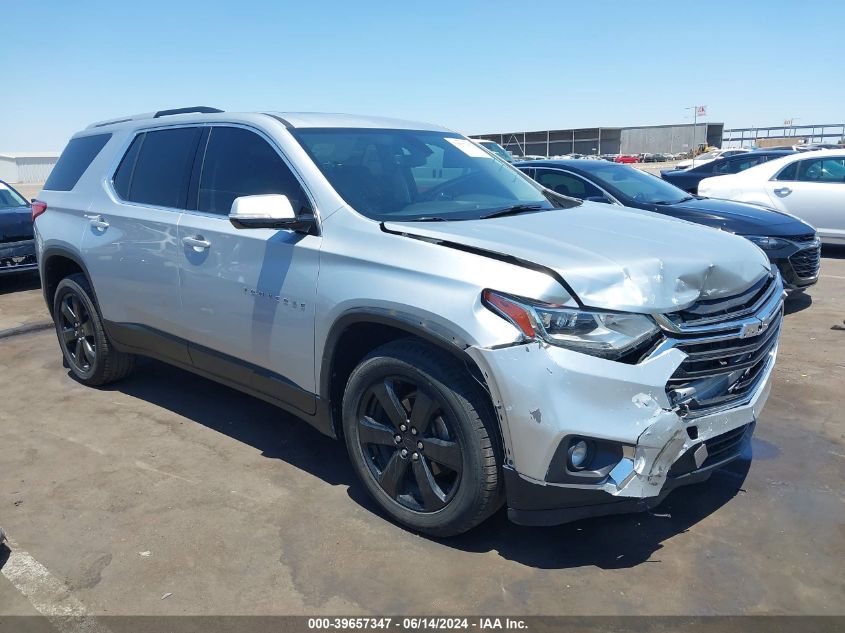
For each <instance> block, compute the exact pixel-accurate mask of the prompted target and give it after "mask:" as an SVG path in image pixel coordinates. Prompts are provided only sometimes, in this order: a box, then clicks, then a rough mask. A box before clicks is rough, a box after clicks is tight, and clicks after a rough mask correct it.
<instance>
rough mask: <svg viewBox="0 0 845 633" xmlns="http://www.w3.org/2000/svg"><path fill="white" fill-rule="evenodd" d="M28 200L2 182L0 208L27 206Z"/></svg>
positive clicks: (0, 183) (0, 185)
mask: <svg viewBox="0 0 845 633" xmlns="http://www.w3.org/2000/svg"><path fill="white" fill-rule="evenodd" d="M25 206H26V200H24V199H23V197H21V196H20V194H18V192H17V191H15V190H14V189H12V188H11V187H9V186H8V185H4V184H3V183H2V182H0V209H13V208H15V207H25Z"/></svg>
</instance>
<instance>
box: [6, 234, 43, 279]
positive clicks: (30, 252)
mask: <svg viewBox="0 0 845 633" xmlns="http://www.w3.org/2000/svg"><path fill="white" fill-rule="evenodd" d="M35 270H38V261H37V260H36V257H35V240H34V239H33V240H22V241H20V242H3V243H0V275H10V274H14V273H24V272H28V271H35Z"/></svg>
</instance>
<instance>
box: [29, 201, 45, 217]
mask: <svg viewBox="0 0 845 633" xmlns="http://www.w3.org/2000/svg"><path fill="white" fill-rule="evenodd" d="M46 210H47V203H46V202H41V200H33V201H32V221H33V222H35V218H37V217H38V216H39V215H41V214H42V213H44V212H45V211H46Z"/></svg>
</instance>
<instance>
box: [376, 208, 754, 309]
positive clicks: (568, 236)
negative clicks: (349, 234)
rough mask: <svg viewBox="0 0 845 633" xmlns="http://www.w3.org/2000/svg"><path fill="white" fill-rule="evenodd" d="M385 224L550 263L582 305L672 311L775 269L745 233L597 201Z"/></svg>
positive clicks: (741, 285) (727, 291) (742, 285)
mask: <svg viewBox="0 0 845 633" xmlns="http://www.w3.org/2000/svg"><path fill="white" fill-rule="evenodd" d="M384 226H385V228H386V229H387V230H389V231H392V232H400V233H407V234H409V235H416V236H421V237H425V238H429V239H433V240H441V241H446V242H453V243H457V244H462V245H466V246H470V247H473V248H477V249H482V250H486V251H492V252H495V253H498V254H502V255H510V256H513V257H517V258H519V259H523V260H526V261H529V262H533V263H535V264H540V265H543V266H546V267H548V268H551V269H553V270H554V271H555V272H557V273H558V274H559V275H560V276H561V277H562V278H563V279H564V281H566V282H567V283H568V284H569V286H570V287H571V288H572V290H573V291H574V292H575V293H576V294H577V295H578V299H580V300H581V302H582V303H583V304H584V305H586V306H590V307H595V308H605V309H611V310H620V311H627V312H642V313H663V312H673V311H676V310H681V309H684V308H686V307H688V306H690V305H692V304H693V303H695V302H696V301H697V300H699V299H700V298H716V297H722V296H729V295H733V294H737V293H739V292H742V291H743V290H745V289H746V288H748V287H749V286H751V285H752V284H753V283H754V282H756V281H758V280H759V279H760V278H761V277H762V276H763V275H765V274H767V272H768V271H769V260H768V258H767V257H766V255H765V254H764V253H763V251H761V250H760V249H759V248H757V247H756V246H754V245H753V244H752V243H751V242H749V241H748V240H746V239H745V238H741V237H737V236H736V235H732V234H730V233H726V232H724V231H718V230H715V229H711V228H707V227H702V226H698V225H695V224H691V223H689V222H684V221H681V220H675V219H672V218H667V217H664V216H661V215H657V214H654V213H650V212H648V211H641V210H639V209H630V208H621V209H619V208H613V207H610V206H609V205H606V204H599V203H594V202H585V203H583V204H582V205H580V206H578V207H574V208H570V209H556V210H554V211H546V212H537V213H525V214H521V215H515V216H505V217H501V218H491V219H488V220H469V221H458V222H438V223H430V222H426V223H423V222H386V223H385V225H384ZM494 287H495V286H494Z"/></svg>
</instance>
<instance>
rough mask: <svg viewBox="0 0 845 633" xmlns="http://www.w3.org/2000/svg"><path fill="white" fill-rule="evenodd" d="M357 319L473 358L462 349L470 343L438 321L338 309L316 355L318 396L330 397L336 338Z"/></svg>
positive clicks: (391, 312) (386, 312)
mask: <svg viewBox="0 0 845 633" xmlns="http://www.w3.org/2000/svg"><path fill="white" fill-rule="evenodd" d="M357 323H369V324H376V325H385V326H389V327H392V328H396V329H398V330H402V331H404V332H407V333H408V334H409V335H413V336H417V337H419V338H421V339H423V340H426V341H428V342H429V343H432V344H433V345H436V346H437V347H440V348H442V349H444V350H446V351H447V352H449V353H450V354H452V355H453V356H456V357H457V358H459V359H461V360H466V361H469V362H470V363H472V364H473V365H474V364H475V362H474V361H473V360H472V359H471V358H470V356H469V355H468V354H467V353H466V349H467V348H468V347H470V345H471V344H470V343H469V342H468V341H466V340H465V339H464V337H463V336H462V335H460V334H458V333H456V332H453V331H451V330H449V329H448V328H446V327H444V326H443V325H441V324H439V323H433V322H431V321H426V320H422V319H420V318H419V317H418V316H415V315H412V314H408V313H403V312H397V311H396V310H392V309H390V310H389V309H385V308H352V309H350V310H348V311H347V312H344V313H342V314H341V315H340V316H339V317H338V318H337V319H335V321H334V323H332V325H331V328H329V333H328V335H327V336H326V342H325V345H324V346H323V354H322V358H321V359H320V377H319V382H318V389H319V394H320V397H321V398H324V399H325V400H326V401H329V400H330V399H331V380H332V366H333V363H334V359H335V355H336V351H337V346H338V342H339V341H340V338H341V337H342V336H343V334H344V333H345V332H346V330H347V329H348V328H349V327H350V326H352V325H355V324H357Z"/></svg>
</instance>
